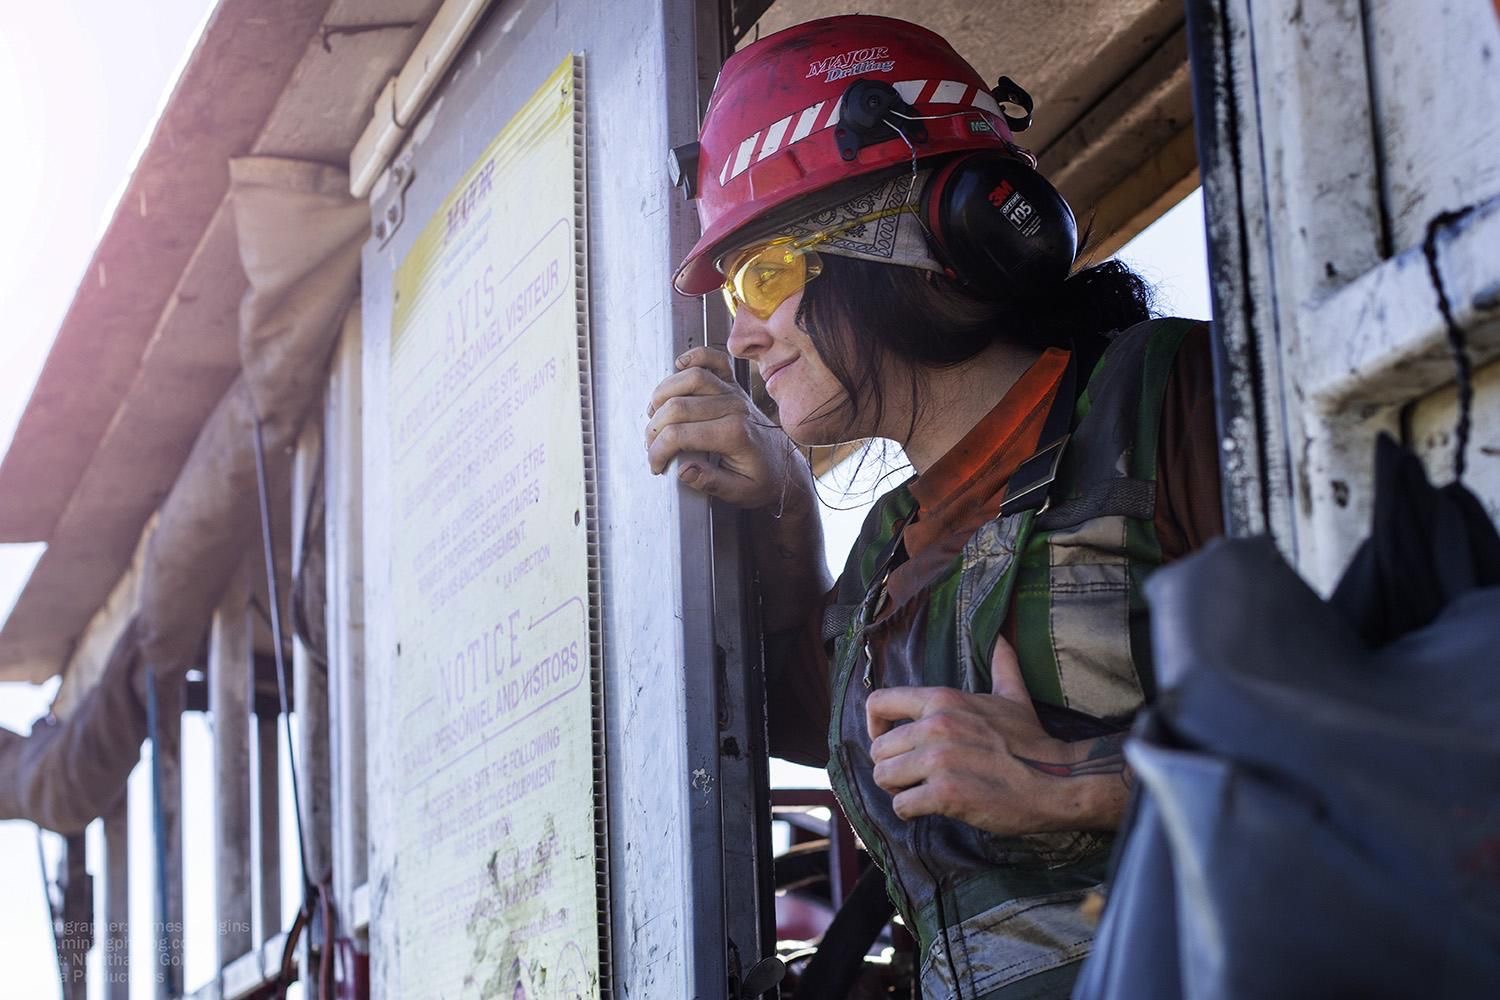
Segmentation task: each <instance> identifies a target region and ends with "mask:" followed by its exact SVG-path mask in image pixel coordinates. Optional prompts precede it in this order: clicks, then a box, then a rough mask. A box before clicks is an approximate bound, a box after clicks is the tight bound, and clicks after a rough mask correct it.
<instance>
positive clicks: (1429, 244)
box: [1422, 205, 1475, 482]
mask: <svg viewBox="0 0 1500 1000" xmlns="http://www.w3.org/2000/svg"><path fill="white" fill-rule="evenodd" d="M1474 208H1475V206H1473V205H1466V206H1464V207H1463V208H1460V209H1458V210H1456V211H1452V212H1439V213H1438V214H1437V215H1434V216H1433V217H1432V218H1431V219H1429V220H1428V221H1427V236H1426V237H1425V238H1424V239H1423V240H1422V256H1423V257H1425V258H1427V277H1428V278H1429V279H1430V280H1431V281H1432V288H1433V290H1434V291H1436V292H1437V304H1438V312H1440V313H1442V315H1443V324H1444V325H1445V327H1446V328H1447V333H1448V346H1449V348H1450V349H1452V351H1453V365H1454V367H1455V368H1457V369H1458V374H1457V382H1458V424H1457V426H1455V427H1454V432H1453V434H1454V438H1455V441H1454V449H1453V481H1454V482H1462V481H1463V478H1464V465H1465V461H1466V455H1467V453H1468V450H1469V429H1470V425H1471V421H1472V417H1473V410H1474V383H1473V378H1472V376H1473V371H1474V364H1473V361H1472V360H1471V359H1470V357H1469V348H1468V338H1467V336H1466V335H1465V333H1464V330H1463V327H1461V326H1459V325H1458V321H1457V320H1455V319H1454V318H1453V306H1452V304H1451V303H1449V301H1448V291H1447V289H1446V288H1445V287H1444V286H1443V272H1442V270H1441V268H1439V267H1438V248H1437V238H1438V233H1439V232H1440V231H1441V230H1442V229H1444V228H1445V227H1447V226H1451V225H1452V224H1453V223H1455V222H1457V221H1458V220H1460V219H1462V218H1463V217H1464V216H1466V215H1468V214H1469V213H1470V212H1472V211H1474Z"/></svg>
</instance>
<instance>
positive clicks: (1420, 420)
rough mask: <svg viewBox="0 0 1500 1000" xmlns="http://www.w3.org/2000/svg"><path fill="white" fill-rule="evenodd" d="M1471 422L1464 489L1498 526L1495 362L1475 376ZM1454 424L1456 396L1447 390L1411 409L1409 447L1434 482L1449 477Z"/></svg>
mask: <svg viewBox="0 0 1500 1000" xmlns="http://www.w3.org/2000/svg"><path fill="white" fill-rule="evenodd" d="M1473 420H1474V423H1473V428H1472V430H1471V431H1470V435H1469V451H1468V456H1467V457H1468V469H1467V471H1466V472H1465V473H1464V484H1465V485H1466V486H1468V487H1469V489H1471V490H1473V491H1474V492H1475V493H1476V494H1477V495H1478V496H1479V499H1480V501H1481V502H1482V503H1483V504H1484V506H1485V509H1486V510H1488V511H1489V514H1490V517H1491V518H1493V519H1494V521H1495V523H1496V524H1500V361H1496V362H1491V363H1490V364H1488V365H1486V366H1485V367H1484V368H1481V369H1480V370H1479V371H1477V372H1475V373H1474V413H1473ZM1457 421H1458V392H1457V390H1456V389H1455V388H1454V387H1452V386H1449V387H1448V388H1446V389H1442V390H1440V391H1438V392H1434V393H1432V394H1431V395H1429V396H1427V397H1426V398H1425V399H1422V400H1420V401H1419V402H1417V403H1416V405H1414V406H1413V407H1412V411H1411V423H1410V428H1411V441H1410V444H1411V446H1412V448H1413V449H1414V450H1415V451H1416V452H1417V454H1419V455H1421V456H1422V461H1423V462H1425V463H1426V465H1427V475H1428V476H1429V477H1431V478H1432V480H1433V482H1438V483H1446V482H1448V481H1449V480H1451V479H1452V478H1453V446H1454V435H1453V428H1454V426H1455V424H1456V423H1457Z"/></svg>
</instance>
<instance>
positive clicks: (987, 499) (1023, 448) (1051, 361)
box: [903, 347, 1069, 556]
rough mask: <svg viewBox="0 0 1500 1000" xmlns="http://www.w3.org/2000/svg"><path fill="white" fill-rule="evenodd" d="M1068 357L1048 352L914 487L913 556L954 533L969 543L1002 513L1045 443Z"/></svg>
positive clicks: (909, 538)
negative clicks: (1013, 484)
mask: <svg viewBox="0 0 1500 1000" xmlns="http://www.w3.org/2000/svg"><path fill="white" fill-rule="evenodd" d="M1068 357H1069V352H1067V351H1064V350H1061V349H1060V348H1056V347H1052V348H1048V349H1047V350H1046V351H1045V352H1043V354H1042V356H1041V357H1040V358H1038V359H1037V360H1036V362H1035V363H1033V364H1032V366H1031V367H1030V368H1028V369H1027V370H1026V372H1025V373H1024V374H1023V375H1022V376H1021V377H1020V378H1019V379H1017V380H1016V384H1015V385H1013V386H1011V387H1010V390H1009V391H1008V392H1006V394H1005V396H1004V397H1002V398H1001V400H1000V402H998V403H996V404H995V408H994V409H992V410H990V412H989V413H986V414H985V415H984V416H983V417H982V418H981V419H980V421H979V423H977V424H975V425H974V426H973V427H972V428H971V429H970V430H969V432H968V433H967V434H965V435H964V436H963V439H962V440H960V441H959V442H958V444H956V445H954V446H953V447H952V448H950V449H949V450H948V451H947V452H946V453H945V454H944V455H943V457H942V458H940V459H938V460H937V461H936V462H934V463H933V464H932V466H931V467H930V468H929V469H928V470H927V471H926V472H924V473H922V475H920V476H918V477H917V478H916V479H915V480H913V481H912V482H911V484H910V486H909V489H910V490H911V494H912V496H913V497H914V498H916V501H917V504H918V508H919V512H918V514H917V518H916V520H915V521H914V522H913V523H911V524H910V525H908V526H907V528H906V531H905V533H904V535H903V538H904V540H905V543H906V551H907V554H908V555H910V556H915V555H916V554H917V552H919V551H920V550H921V549H923V548H925V547H926V546H927V545H929V544H931V543H932V542H934V541H936V540H938V539H939V538H942V537H944V536H947V535H950V534H961V535H962V537H963V538H965V539H966V538H967V537H968V536H969V535H970V534H972V533H973V531H974V530H975V529H977V528H978V527H979V525H981V524H983V523H984V522H985V521H987V520H989V519H990V518H992V517H994V516H995V515H996V514H997V513H999V510H1000V503H1001V501H1003V500H1004V499H1005V486H1006V483H1007V482H1008V481H1009V480H1010V477H1011V476H1012V475H1014V474H1015V471H1016V469H1017V468H1018V467H1019V466H1020V465H1021V463H1022V462H1024V461H1026V460H1027V459H1028V458H1030V457H1031V456H1032V454H1033V453H1034V452H1035V451H1036V449H1037V445H1038V444H1039V443H1040V438H1041V434H1042V425H1043V424H1044V423H1045V422H1046V419H1047V412H1048V410H1050V409H1051V407H1052V401H1053V399H1054V398H1055V397H1056V396H1057V388H1058V383H1059V382H1060V381H1061V380H1062V376H1063V372H1064V371H1065V370H1066V369H1067V366H1068Z"/></svg>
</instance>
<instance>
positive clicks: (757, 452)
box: [646, 347, 832, 764]
mask: <svg viewBox="0 0 1500 1000" xmlns="http://www.w3.org/2000/svg"><path fill="white" fill-rule="evenodd" d="M676 368H677V370H676V371H675V372H674V373H673V374H671V375H668V376H667V377H666V378H665V379H663V380H662V381H661V384H660V385H658V386H657V387H656V391H655V392H654V393H653V394H652V397H651V403H650V406H649V407H648V408H647V416H648V417H649V421H648V423H647V425H646V453H647V459H648V462H649V463H650V466H651V471H652V472H653V473H654V474H656V475H661V474H663V473H665V472H666V471H667V470H668V469H669V468H671V464H672V460H673V459H675V458H677V457H679V456H682V459H683V460H682V462H681V464H680V468H679V469H678V473H677V474H678V476H679V478H680V479H681V481H682V483H683V485H685V486H688V487H690V488H691V489H695V490H698V491H699V492H702V493H706V494H708V495H710V496H713V497H717V498H719V499H720V500H723V501H725V502H727V503H730V504H733V505H734V506H737V507H741V508H744V509H746V510H749V511H750V512H751V514H750V522H751V526H750V531H751V548H752V551H753V552H754V560H755V570H756V573H757V576H758V577H759V581H760V597H761V622H762V626H763V628H764V631H765V635H766V668H767V674H768V681H769V683H768V688H769V692H770V698H771V702H772V704H771V720H770V721H771V737H772V750H773V752H774V753H776V754H777V755H778V756H784V757H787V758H788V759H791V760H796V761H798V762H801V763H813V764H817V763H821V762H822V761H821V759H820V757H821V755H823V754H825V753H826V743H825V740H824V732H825V730H826V728H827V720H828V700H829V695H828V678H827V670H826V666H827V664H826V662H825V661H824V658H823V656H822V650H821V646H820V644H819V642H818V638H817V622H815V621H813V620H812V619H814V618H816V616H817V615H818V614H819V613H820V612H821V610H822V607H823V601H824V597H825V595H826V594H827V593H828V591H829V589H830V587H831V585H832V584H831V581H830V579H829V575H828V570H827V567H826V564H825V562H824V559H823V525H822V521H821V520H820V518H819V516H818V503H817V497H816V496H815V495H814V493H813V481H812V472H811V470H810V469H809V468H808V466H807V460H806V459H805V458H803V457H802V454H801V453H800V452H799V451H798V450H797V448H796V446H795V445H794V444H793V443H792V442H791V440H790V439H788V438H787V436H786V434H785V432H783V431H782V430H781V428H780V427H778V426H776V424H775V423H773V422H772V421H771V420H770V419H769V418H767V417H766V415H765V414H763V413H762V412H761V411H760V409H759V408H758V407H756V405H755V404H754V402H752V401H751V399H750V398H749V396H747V395H746V394H745V392H744V390H743V389H741V388H740V386H739V385H738V384H737V383H736V382H735V381H734V376H733V372H732V370H731V368H730V363H729V357H728V355H726V354H725V353H724V352H723V351H719V350H715V349H713V348H706V347H698V348H694V349H692V350H690V351H688V352H687V353H685V354H683V355H682V357H680V358H678V359H677V364H676ZM705 456H711V457H710V458H705Z"/></svg>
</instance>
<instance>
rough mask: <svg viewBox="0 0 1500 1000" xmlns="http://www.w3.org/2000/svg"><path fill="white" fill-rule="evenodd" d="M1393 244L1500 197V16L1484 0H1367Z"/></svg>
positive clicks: (1410, 243) (1418, 237)
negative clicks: (1444, 214) (1416, 0)
mask: <svg viewBox="0 0 1500 1000" xmlns="http://www.w3.org/2000/svg"><path fill="white" fill-rule="evenodd" d="M1365 18H1366V21H1367V29H1366V30H1367V31H1368V33H1369V37H1370V44H1371V48H1372V51H1373V57H1372V59H1371V63H1370V71H1371V82H1372V85H1373V89H1374V102H1373V103H1374V110H1375V118H1376V128H1377V130H1378V134H1377V137H1376V141H1377V145H1378V147H1379V149H1380V153H1381V162H1382V172H1383V180H1384V185H1383V187H1384V195H1385V201H1386V206H1387V210H1388V212H1389V214H1390V227H1391V244H1392V249H1394V250H1397V251H1400V250H1405V249H1407V248H1409V247H1414V246H1417V245H1419V244H1420V243H1421V242H1422V238H1423V237H1424V236H1425V235H1426V232H1425V230H1426V226H1427V220H1428V219H1429V218H1431V217H1432V216H1434V215H1436V214H1437V213H1438V212H1441V211H1444V210H1452V209H1456V208H1459V207H1460V206H1463V205H1468V204H1472V203H1475V202H1479V201H1483V200H1484V199H1486V198H1493V197H1496V196H1497V195H1500V153H1497V150H1500V17H1497V16H1496V11H1495V8H1494V7H1493V6H1492V5H1491V4H1486V3H1481V2H1477V0H1437V2H1430V3H1422V4H1413V3H1412V2H1411V0H1366V10H1365Z"/></svg>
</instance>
